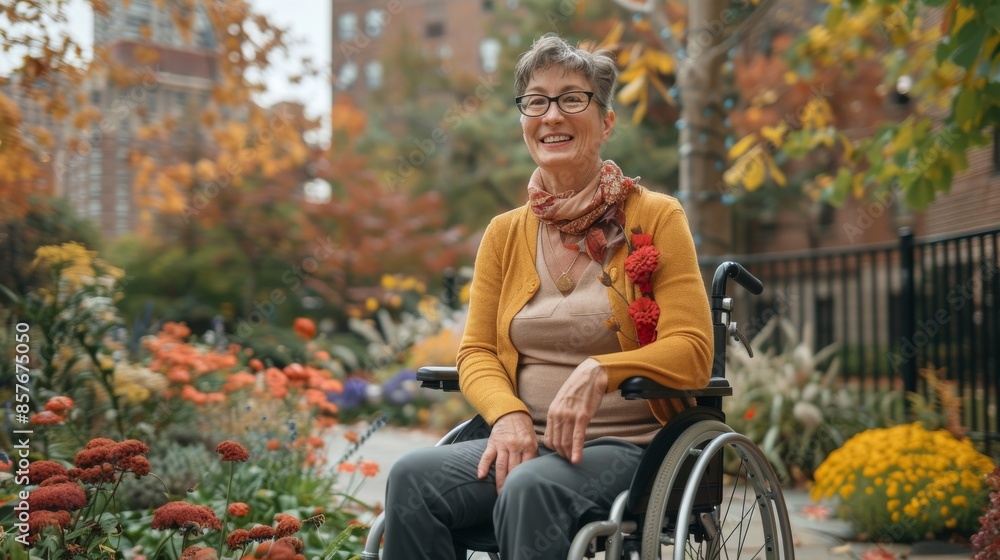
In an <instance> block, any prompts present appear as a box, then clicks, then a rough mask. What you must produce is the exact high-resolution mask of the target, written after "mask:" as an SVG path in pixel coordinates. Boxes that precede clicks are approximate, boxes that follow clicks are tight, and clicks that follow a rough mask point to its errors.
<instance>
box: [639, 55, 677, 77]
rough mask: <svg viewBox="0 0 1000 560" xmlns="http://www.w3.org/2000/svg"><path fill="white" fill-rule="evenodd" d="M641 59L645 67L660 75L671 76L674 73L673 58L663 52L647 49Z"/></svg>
mask: <svg viewBox="0 0 1000 560" xmlns="http://www.w3.org/2000/svg"><path fill="white" fill-rule="evenodd" d="M643 58H644V59H645V63H646V66H648V67H649V68H651V69H653V70H655V71H656V72H658V73H660V74H671V73H673V71H674V59H673V57H671V56H670V55H669V54H667V53H665V52H663V51H658V50H655V49H649V50H647V51H646V54H645V56H644V57H643Z"/></svg>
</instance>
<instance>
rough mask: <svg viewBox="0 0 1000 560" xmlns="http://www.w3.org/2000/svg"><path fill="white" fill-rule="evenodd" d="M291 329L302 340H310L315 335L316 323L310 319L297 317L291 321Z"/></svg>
mask: <svg viewBox="0 0 1000 560" xmlns="http://www.w3.org/2000/svg"><path fill="white" fill-rule="evenodd" d="M292 330H294V331H295V334H297V335H299V337H300V338H302V340H312V339H313V338H315V336H316V323H314V322H313V320H312V319H307V318H306V317H299V318H298V319H295V322H294V323H292Z"/></svg>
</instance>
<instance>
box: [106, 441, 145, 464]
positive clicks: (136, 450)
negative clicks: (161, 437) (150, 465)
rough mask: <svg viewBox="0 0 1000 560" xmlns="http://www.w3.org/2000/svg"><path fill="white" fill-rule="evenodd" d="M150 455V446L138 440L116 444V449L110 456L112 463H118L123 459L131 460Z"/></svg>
mask: <svg viewBox="0 0 1000 560" xmlns="http://www.w3.org/2000/svg"><path fill="white" fill-rule="evenodd" d="M146 453H149V446H148V445H146V444H145V443H143V442H141V441H139V440H137V439H127V440H125V441H123V442H121V443H116V444H115V447H114V449H113V450H112V451H111V453H110V454H109V458H110V460H111V462H112V463H117V462H118V461H121V460H122V459H131V458H132V457H135V456H136V455H145V454H146Z"/></svg>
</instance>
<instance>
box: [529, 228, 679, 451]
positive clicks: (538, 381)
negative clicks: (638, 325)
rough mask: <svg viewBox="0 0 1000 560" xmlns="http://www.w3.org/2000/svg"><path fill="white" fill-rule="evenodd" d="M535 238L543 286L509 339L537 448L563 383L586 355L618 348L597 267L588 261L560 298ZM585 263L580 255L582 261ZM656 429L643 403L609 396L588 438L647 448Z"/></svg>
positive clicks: (538, 266)
mask: <svg viewBox="0 0 1000 560" xmlns="http://www.w3.org/2000/svg"><path fill="white" fill-rule="evenodd" d="M538 239H539V246H538V251H537V252H536V255H537V257H536V267H537V269H538V277H539V279H540V280H541V286H540V287H539V289H538V292H537V293H535V295H534V297H532V298H531V300H530V301H529V302H528V303H527V304H526V305H525V306H524V307H523V308H522V309H521V310H520V312H518V313H517V315H516V316H515V317H514V320H513V321H512V322H511V325H510V337H511V341H512V342H513V344H514V347H515V348H516V349H517V351H518V353H519V354H520V360H519V365H518V368H519V371H518V375H517V394H518V397H519V398H520V399H521V401H523V402H524V404H525V405H526V406H527V407H528V411H529V413H530V414H531V418H532V421H533V423H534V425H535V433H536V434H537V435H538V442H539V444H541V443H542V438H543V437H544V434H545V423H546V422H545V420H546V415H547V414H548V410H549V405H550V404H551V403H552V400H553V399H554V398H555V396H556V393H557V392H558V391H559V388H560V387H562V384H563V382H564V381H565V380H566V378H567V377H569V375H570V374H571V373H573V370H574V369H575V368H576V366H577V365H579V364H580V362H582V361H584V360H585V359H587V358H588V357H589V356H594V355H599V354H607V353H611V352H620V351H621V344H620V343H619V342H618V336H617V335H616V334H615V332H614V331H612V330H611V329H609V328H608V327H607V326H606V325H605V324H604V321H605V320H606V319H607V318H608V317H609V316H610V315H611V304H610V301H609V300H608V291H607V288H606V287H605V286H604V285H602V284H601V282H600V280H599V279H598V275H599V274H600V273H601V269H600V267H599V266H598V265H597V264H596V263H594V262H593V261H590V260H589V259H588V261H589V262H588V264H587V268H586V270H585V271H584V272H583V274H582V275H581V276H580V278H579V280H578V281H577V283H576V286H575V287H574V289H573V291H572V292H569V293H568V294H566V295H563V294H562V293H561V292H559V290H558V289H557V288H556V285H555V281H554V280H553V278H552V274H550V272H549V269H548V267H546V265H545V262H544V260H543V256H542V255H543V248H542V245H541V239H542V238H541V236H539V238H538ZM586 258H587V256H586V254H582V255H581V260H582V259H586ZM581 264H582V263H581ZM660 427H661V424H660V422H659V421H658V420H657V419H656V417H655V416H654V415H653V412H652V410H650V408H649V404H648V403H646V401H644V400H634V401H629V400H625V399H624V398H622V396H621V394H619V393H618V392H611V393H607V394H605V395H604V400H603V401H602V403H601V406H600V408H599V409H598V410H597V414H595V415H594V418H593V419H592V420H591V422H590V425H589V426H588V427H587V435H586V438H587V441H590V440H592V439H596V438H599V437H615V438H620V439H624V440H626V441H630V442H632V443H636V444H638V445H647V444H648V443H649V442H650V441H652V439H653V436H654V435H655V434H656V432H657V431H658V430H659V429H660Z"/></svg>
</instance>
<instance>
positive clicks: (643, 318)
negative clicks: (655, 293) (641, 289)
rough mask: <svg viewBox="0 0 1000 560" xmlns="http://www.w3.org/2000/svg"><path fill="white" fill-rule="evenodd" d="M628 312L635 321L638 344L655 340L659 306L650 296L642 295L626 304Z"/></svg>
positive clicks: (643, 344)
mask: <svg viewBox="0 0 1000 560" xmlns="http://www.w3.org/2000/svg"><path fill="white" fill-rule="evenodd" d="M628 314H629V316H630V317H632V322H633V323H635V332H636V336H637V337H638V339H639V346H645V345H647V344H649V343H650V342H653V341H654V340H656V323H657V321H659V320H660V307H659V306H658V305H656V302H655V301H653V299H652V298H650V297H647V296H643V297H641V298H639V299H637V300H635V301H633V302H632V304H631V305H629V306H628Z"/></svg>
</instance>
